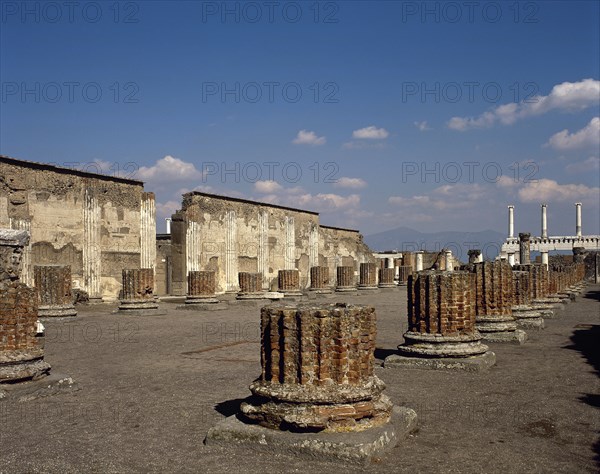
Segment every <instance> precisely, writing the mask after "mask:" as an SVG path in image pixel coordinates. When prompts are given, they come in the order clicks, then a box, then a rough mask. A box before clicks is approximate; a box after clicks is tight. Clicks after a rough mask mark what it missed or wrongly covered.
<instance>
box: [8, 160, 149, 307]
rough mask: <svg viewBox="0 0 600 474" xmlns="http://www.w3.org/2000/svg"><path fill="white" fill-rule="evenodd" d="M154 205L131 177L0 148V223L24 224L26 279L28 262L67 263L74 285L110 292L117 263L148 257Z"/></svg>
mask: <svg viewBox="0 0 600 474" xmlns="http://www.w3.org/2000/svg"><path fill="white" fill-rule="evenodd" d="M154 213H155V209H154V195H153V194H152V193H144V189H143V183H141V182H139V181H133V180H126V179H120V178H115V177H110V176H103V175H98V174H93V173H83V172H78V171H74V170H70V169H66V168H59V167H54V166H50V165H43V164H38V163H31V162H26V161H21V160H14V159H11V158H7V157H3V156H0V226H3V225H4V226H8V227H11V228H13V229H26V230H30V231H31V243H30V257H29V259H30V261H29V262H25V265H24V270H23V271H24V274H23V275H22V276H23V278H22V279H23V281H24V282H25V283H28V284H30V285H32V284H33V266H34V265H51V264H60V265H70V266H71V271H72V277H73V280H74V283H75V286H76V287H81V288H83V289H84V290H86V291H87V292H88V293H89V294H90V296H91V297H101V296H103V297H105V298H107V299H116V298H117V297H118V294H119V290H120V288H121V270H122V269H123V268H127V267H139V266H140V264H141V259H142V258H144V259H145V261H146V263H149V262H150V261H151V262H152V263H151V265H152V266H153V265H154V261H155V260H156V257H155V251H156V250H155V249H156V243H155V233H156V230H155V224H154ZM26 252H27V250H26Z"/></svg>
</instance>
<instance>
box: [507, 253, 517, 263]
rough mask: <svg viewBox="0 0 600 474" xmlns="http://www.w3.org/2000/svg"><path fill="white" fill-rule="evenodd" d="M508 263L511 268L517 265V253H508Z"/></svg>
mask: <svg viewBox="0 0 600 474" xmlns="http://www.w3.org/2000/svg"><path fill="white" fill-rule="evenodd" d="M508 263H510V266H511V267H513V266H514V265H515V253H514V252H508Z"/></svg>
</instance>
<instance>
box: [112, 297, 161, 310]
mask: <svg viewBox="0 0 600 474" xmlns="http://www.w3.org/2000/svg"><path fill="white" fill-rule="evenodd" d="M147 309H158V303H157V302H155V301H154V300H153V299H152V300H119V311H131V310H147Z"/></svg>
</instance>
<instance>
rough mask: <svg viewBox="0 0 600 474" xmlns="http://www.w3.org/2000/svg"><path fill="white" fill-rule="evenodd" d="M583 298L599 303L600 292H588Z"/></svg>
mask: <svg viewBox="0 0 600 474" xmlns="http://www.w3.org/2000/svg"><path fill="white" fill-rule="evenodd" d="M583 297H584V298H588V299H590V300H596V301H600V291H588V292H587V293H586V294H585V295H583Z"/></svg>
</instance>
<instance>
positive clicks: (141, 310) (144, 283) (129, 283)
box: [119, 268, 158, 314]
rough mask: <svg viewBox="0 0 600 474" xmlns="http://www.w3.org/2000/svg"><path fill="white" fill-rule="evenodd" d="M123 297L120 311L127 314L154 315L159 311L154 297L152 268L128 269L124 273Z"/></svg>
mask: <svg viewBox="0 0 600 474" xmlns="http://www.w3.org/2000/svg"><path fill="white" fill-rule="evenodd" d="M122 278H123V296H122V298H121V299H120V302H119V311H122V312H126V313H138V314H153V313H156V310H157V309H158V302H157V300H156V299H155V297H154V271H153V270H152V269H151V268H141V269H126V270H123V271H122Z"/></svg>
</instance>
